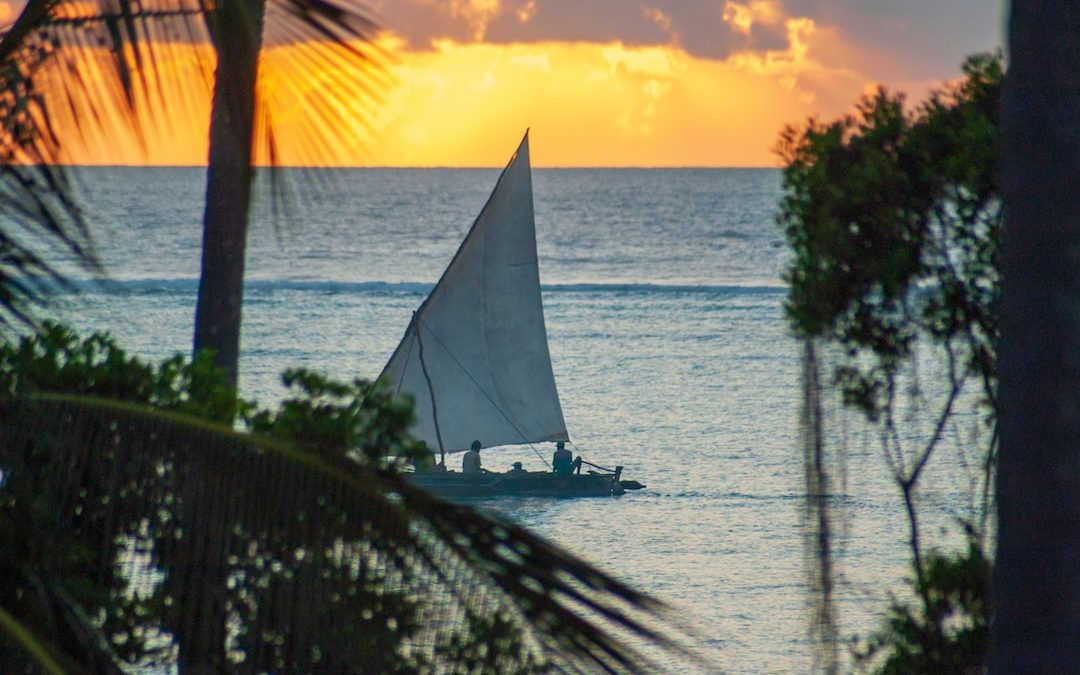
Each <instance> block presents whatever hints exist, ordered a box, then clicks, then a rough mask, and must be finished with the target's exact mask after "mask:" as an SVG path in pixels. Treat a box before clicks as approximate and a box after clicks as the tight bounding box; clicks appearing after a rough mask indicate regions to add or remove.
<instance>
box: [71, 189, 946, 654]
mask: <svg viewBox="0 0 1080 675" xmlns="http://www.w3.org/2000/svg"><path fill="white" fill-rule="evenodd" d="M497 174H498V172H497V171H495V170H408V169H401V170H394V169H391V170H339V171H332V172H323V173H321V174H316V175H315V177H316V178H317V179H318V184H317V187H318V196H317V197H316V198H311V199H308V200H301V199H297V200H295V201H294V202H293V203H292V210H291V214H292V215H288V214H286V215H285V216H283V217H281V218H279V219H278V221H277V222H278V225H279V226H278V227H275V226H274V225H273V224H272V223H273V222H274V221H273V219H272V218H270V216H269V214H268V213H262V214H260V215H259V217H258V218H257V219H256V221H257V222H256V224H255V225H254V231H253V233H252V236H251V240H252V244H251V246H250V248H249V255H248V261H249V262H248V269H249V278H250V280H251V283H250V285H249V288H248V291H247V296H246V305H245V324H244V333H243V356H242V361H241V370H242V376H241V386H242V389H243V393H244V394H245V395H246V396H248V397H254V398H257V399H259V400H260V401H262V402H264V403H270V402H272V401H273V400H275V399H276V398H278V397H280V396H281V395H282V393H283V392H282V390H281V388H280V386H279V384H278V379H277V376H278V374H279V373H280V371H281V370H282V369H284V368H285V367H288V366H298V365H303V366H308V367H312V368H315V369H318V370H321V371H324V372H327V373H329V374H331V375H333V376H335V377H338V378H342V379H345V378H352V377H354V376H367V377H372V376H374V375H376V374H377V373H378V372H379V370H380V369H381V367H382V365H383V363H384V361H385V360H386V358H388V356H389V354H390V352H391V351H392V349H393V348H394V347H395V346H396V344H397V341H398V340H399V338H400V337H401V334H402V332H403V331H404V329H405V327H406V324H407V323H408V320H409V317H410V314H411V312H412V311H413V310H414V309H415V308H416V306H417V305H418V304H419V303H420V302H421V300H422V299H423V297H424V294H425V293H426V292H427V291H428V290H429V289H430V287H431V285H432V284H433V283H434V282H435V280H436V279H437V278H438V276H439V274H440V273H441V271H442V269H443V267H444V266H445V265H446V264H447V262H448V261H449V260H450V257H451V256H452V255H453V253H454V251H455V250H456V248H457V246H458V243H459V242H460V240H461V238H462V237H463V236H464V234H465V232H466V231H467V229H468V228H469V226H470V225H471V223H472V220H473V218H474V217H475V215H476V213H477V212H478V211H479V209H480V207H481V206H482V205H483V203H484V201H485V200H486V198H487V195H488V193H489V191H490V190H491V188H492V186H493V185H494V181H495V178H496V177H497ZM202 177H203V174H202V171H201V170H195V169H94V170H88V171H86V172H84V174H83V176H82V180H83V183H82V185H83V189H84V190H85V191H86V193H87V194H88V198H89V200H91V201H92V204H93V207H94V209H96V210H95V211H93V212H92V213H91V214H90V215H91V218H92V220H93V222H94V223H95V226H96V228H97V229H96V231H97V233H98V235H99V240H100V246H101V249H102V253H103V254H104V257H105V258H106V260H107V261H108V264H109V267H110V270H111V274H112V277H113V279H114V280H115V283H114V284H112V285H110V286H109V287H107V288H104V289H91V290H88V291H87V292H85V293H84V294H83V295H82V296H80V297H69V298H65V302H66V303H67V309H66V310H65V315H66V317H67V319H68V320H69V321H71V322H72V323H73V324H75V325H77V326H79V327H81V328H83V329H91V328H93V329H108V330H109V331H111V332H112V333H113V334H114V335H116V336H117V337H118V338H119V339H120V340H121V342H122V343H123V344H124V345H126V346H127V347H128V348H129V349H131V350H133V351H135V352H137V353H140V354H143V355H145V356H147V357H151V358H155V359H157V358H161V357H165V356H167V355H171V354H172V353H174V352H177V351H186V350H187V349H188V348H189V344H190V336H191V325H192V317H193V313H194V302H195V290H196V281H195V279H196V276H197V271H198V261H199V250H198V245H199V240H200V226H199V222H200V218H201V214H202V206H201V201H200V198H201V194H202V183H201V181H202ZM779 179H780V177H779V173H778V172H776V171H771V170H537V171H534V186H535V200H536V220H537V233H538V239H539V241H538V247H539V254H540V267H541V277H542V279H543V282H544V303H545V309H546V315H547V328H548V334H549V338H550V342H551V354H552V359H553V362H554V371H555V376H556V380H557V382H558V387H559V390H560V393H561V396H562V402H563V410H564V413H565V416H566V421H567V425H568V428H569V430H570V435H571V438H572V439H573V441H574V443H575V444H576V446H577V447H578V448H579V449H580V451H581V452H582V453H583V454H584V456H585V458H586V459H588V460H590V461H593V462H595V463H597V464H601V465H605V466H613V465H617V464H621V465H623V466H625V470H624V474H623V475H624V476H625V477H627V478H633V479H636V480H639V481H641V482H643V483H646V484H647V485H648V488H647V489H646V490H643V491H640V492H637V493H631V494H628V495H626V496H624V497H621V498H612V499H592V500H562V501H560V500H522V499H503V500H496V501H493V502H488V503H486V504H485V505H484V507H485V508H492V509H495V510H497V511H498V512H500V513H502V514H504V515H505V516H508V517H510V518H513V519H515V520H517V521H519V522H521V523H523V524H525V525H527V526H529V527H532V528H534V529H536V530H537V531H539V532H540V533H542V534H544V535H546V536H548V537H550V538H552V539H554V540H556V541H558V542H559V543H561V544H563V545H564V546H566V547H567V548H569V549H571V550H573V551H575V552H577V553H579V554H581V555H583V556H584V557H586V558H588V559H589V560H592V561H594V562H595V563H597V564H599V565H600V566H601V567H603V568H605V569H606V570H608V571H610V572H612V573H614V574H615V575H617V576H619V577H621V578H623V579H625V580H627V581H629V582H630V583H631V584H633V585H635V586H637V587H639V588H641V589H644V590H647V591H649V592H651V593H653V594H654V595H657V596H659V597H660V598H663V599H665V600H667V601H668V602H670V603H671V604H672V605H673V606H674V607H675V608H676V610H677V612H678V614H679V615H680V616H682V617H684V618H685V619H687V620H688V621H689V622H690V623H692V625H693V626H695V628H696V629H697V630H698V631H699V632H700V633H701V634H702V644H701V650H702V651H703V652H704V653H705V654H707V655H708V656H709V657H710V658H712V659H713V660H715V661H716V662H717V663H718V664H720V666H722V667H723V668H724V669H725V670H728V671H730V672H735V673H740V672H770V673H780V672H806V671H808V670H809V669H811V668H812V663H813V661H812V649H811V645H810V643H809V642H808V640H807V638H806V635H807V628H806V626H807V596H806V587H805V584H804V580H805V576H806V572H805V570H806V567H805V561H804V558H805V554H804V551H803V547H802V537H803V529H802V511H801V508H802V502H801V499H800V492H801V489H802V470H801V450H800V446H799V444H798V426H797V424H798V402H799V360H798V349H797V345H796V344H795V342H794V341H793V340H792V339H791V337H790V336H789V334H788V332H787V329H786V326H785V323H784V321H783V319H782V302H783V299H784V293H785V291H784V287H783V285H782V283H781V281H780V273H781V269H782V266H783V264H784V260H785V256H786V249H785V245H784V243H783V239H782V236H781V234H780V233H779V232H778V230H777V229H776V226H775V224H774V218H775V205H776V203H777V201H778V198H779V194H780V186H779ZM847 438H849V439H853V441H854V442H851V443H849V445H850V447H849V454H850V455H851V459H850V463H849V474H848V475H849V476H852V477H857V478H858V480H855V479H854V478H850V479H849V480H848V482H847V484H846V485H844V486H843V489H842V490H840V492H842V493H843V494H842V495H841V497H840V503H841V505H842V506H841V510H842V513H843V515H844V516H845V518H844V525H845V531H844V537H843V538H842V551H841V552H842V555H841V565H842V570H843V572H844V574H845V582H846V583H845V585H844V587H843V590H842V598H841V610H842V612H843V620H844V629H845V632H847V633H850V632H853V631H862V632H864V633H865V632H866V630H865V628H866V627H867V626H869V625H872V623H873V622H874V621H875V620H876V617H878V616H879V615H880V613H881V611H882V610H883V607H884V604H883V601H884V598H885V597H886V592H887V591H888V590H889V589H897V588H898V586H897V580H898V579H900V578H901V577H902V575H903V573H904V570H903V567H902V561H903V560H904V551H905V548H904V541H903V540H904V536H905V533H906V530H905V527H906V526H905V521H904V519H903V517H902V513H901V509H900V508H899V501H898V498H897V495H896V492H895V489H894V488H892V487H891V486H890V484H889V483H888V481H887V480H886V478H885V473H884V470H883V462H882V460H881V458H880V452H879V450H878V448H877V446H876V445H875V442H874V441H873V440H871V439H870V437H869V436H867V437H865V438H863V437H862V436H860V435H859V434H858V433H854V434H851V433H849V434H848V436H847ZM861 438H862V439H863V440H860V439H861ZM537 451H538V452H539V453H541V454H542V455H544V456H545V457H549V456H550V453H551V449H550V448H547V447H540V448H537ZM484 461H485V465H486V466H488V467H489V468H497V469H500V468H503V467H509V466H510V464H511V463H512V462H514V461H522V462H523V463H525V465H526V467H527V468H533V469H536V470H539V469H540V468H541V467H542V466H543V463H542V462H541V460H540V459H538V457H537V456H536V454H534V451H533V450H532V449H530V448H528V447H525V448H517V449H509V450H505V451H487V452H485V455H484ZM956 480H960V479H956ZM956 480H954V481H952V482H949V481H946V482H945V483H943V484H941V485H935V486H930V488H931V489H929V491H928V494H929V496H930V497H933V499H931V500H930V501H931V502H933V504H935V507H934V513H935V514H936V518H937V521H936V522H938V523H941V524H947V523H948V522H949V521H950V518H952V517H953V516H954V515H959V514H961V512H962V510H963V507H964V505H965V503H966V502H965V498H964V497H963V496H957V495H959V494H960V493H961V492H962V490H958V489H957V485H956V484H955V483H956ZM960 482H962V480H960ZM670 667H671V668H672V669H673V670H674V669H675V667H674V666H673V665H672V666H670Z"/></svg>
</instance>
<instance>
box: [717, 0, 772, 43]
mask: <svg viewBox="0 0 1080 675" xmlns="http://www.w3.org/2000/svg"><path fill="white" fill-rule="evenodd" d="M721 18H723V20H724V23H726V24H728V25H729V26H731V28H732V29H734V30H735V31H736V32H738V33H742V34H743V35H746V36H749V35H750V34H751V32H752V31H753V28H754V24H755V23H762V24H765V25H766V26H775V25H777V24H780V23H782V21H783V18H784V10H783V8H782V6H781V5H780V2H779V1H778V0H750V2H748V3H746V4H740V3H738V2H733V1H732V0H727V2H725V3H724V11H723V14H722V15H721Z"/></svg>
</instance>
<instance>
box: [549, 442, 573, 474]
mask: <svg viewBox="0 0 1080 675" xmlns="http://www.w3.org/2000/svg"><path fill="white" fill-rule="evenodd" d="M551 468H552V470H553V471H554V472H555V473H557V474H559V475H560V476H569V475H570V474H572V473H574V453H572V452H570V451H569V450H567V449H566V443H563V442H562V441H559V442H558V443H556V444H555V454H554V455H552V456H551Z"/></svg>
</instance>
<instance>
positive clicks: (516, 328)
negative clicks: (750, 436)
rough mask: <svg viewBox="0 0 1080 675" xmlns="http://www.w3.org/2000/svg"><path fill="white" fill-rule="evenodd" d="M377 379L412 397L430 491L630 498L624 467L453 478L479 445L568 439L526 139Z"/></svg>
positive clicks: (418, 476)
mask: <svg viewBox="0 0 1080 675" xmlns="http://www.w3.org/2000/svg"><path fill="white" fill-rule="evenodd" d="M379 377H380V380H383V381H385V382H388V383H389V385H390V386H391V387H392V388H393V391H394V392H395V393H396V394H398V395H405V394H408V395H410V396H411V397H412V398H413V401H414V409H415V415H416V420H415V423H414V426H413V427H412V430H411V431H412V434H413V435H414V436H415V437H416V438H417V439H420V440H423V441H425V442H426V443H427V446H428V448H429V449H431V450H432V451H433V452H438V454H439V456H440V457H441V462H440V463H439V464H438V465H437V466H436V468H435V469H433V470H417V471H416V472H414V473H410V474H408V476H409V479H410V480H411V481H412V482H413V483H414V484H416V485H418V486H420V487H423V488H425V489H427V490H430V491H431V492H434V493H436V494H440V495H442V496H447V497H487V496H497V495H507V494H510V495H536V496H601V495H612V494H622V492H623V491H624V490H625V489H626V487H624V481H621V480H620V479H621V474H622V467H621V466H620V467H615V468H614V469H604V468H603V467H599V466H596V465H592V464H590V465H589V466H592V467H594V468H596V469H600V470H599V471H594V470H589V471H586V472H584V473H581V471H580V468H579V469H578V472H577V473H570V474H556V473H554V472H549V471H544V472H536V471H524V470H522V469H520V468H519V467H517V466H516V467H515V470H512V471H507V472H505V473H497V472H489V471H483V472H472V473H465V472H459V471H453V470H449V469H447V468H446V456H447V454H452V453H456V452H461V451H465V450H467V449H469V448H470V446H472V445H474V443H476V442H479V445H480V447H481V448H488V447H495V446H506V445H521V444H528V445H533V444H537V443H551V442H557V441H564V442H565V441H569V439H570V437H569V434H568V433H567V430H566V422H565V420H564V419H563V412H562V405H561V403H560V401H559V393H558V390H557V389H556V386H555V376H554V374H553V372H552V368H551V355H550V353H549V351H548V340H547V329H546V327H545V325H544V308H543V304H542V301H541V297H540V270H539V266H538V263H537V254H536V225H535V221H534V218H533V195H532V174H531V170H530V166H529V134H528V132H526V133H525V136H524V138H523V139H522V141H521V144H520V145H519V146H518V149H517V152H515V153H514V156H513V157H512V158H511V159H510V162H509V163H508V164H507V166H506V168H505V169H503V172H502V174H501V175H500V176H499V179H498V181H497V182H496V184H495V189H494V190H493V191H492V193H491V196H490V197H489V198H488V201H487V203H486V204H485V205H484V208H483V209H482V210H481V211H480V215H479V216H477V218H476V221H475V222H474V223H473V226H472V228H471V229H470V230H469V233H468V234H467V235H466V236H465V239H464V241H462V243H461V246H460V247H459V248H458V251H457V253H456V254H455V255H454V258H453V259H452V260H451V261H450V264H449V266H448V267H447V268H446V270H445V271H444V272H443V274H442V277H441V278H440V279H439V282H438V283H437V284H436V285H435V288H434V289H433V290H432V291H431V293H430V294H429V295H428V296H427V298H426V299H425V300H424V302H423V303H422V304H421V305H420V307H419V308H418V309H417V310H416V311H415V312H414V313H413V316H412V320H411V321H410V322H409V325H408V327H407V328H406V330H405V335H404V336H403V337H402V338H401V342H400V343H399V344H398V346H397V349H395V350H394V353H393V354H392V355H391V356H390V360H389V361H388V362H387V363H386V366H385V367H384V368H383V370H382V373H381V375H380V376H379ZM534 449H535V447H534ZM541 457H542V458H543V455H541ZM579 466H580V465H579ZM625 483H626V485H627V486H628V487H638V486H639V484H637V483H636V482H632V481H625Z"/></svg>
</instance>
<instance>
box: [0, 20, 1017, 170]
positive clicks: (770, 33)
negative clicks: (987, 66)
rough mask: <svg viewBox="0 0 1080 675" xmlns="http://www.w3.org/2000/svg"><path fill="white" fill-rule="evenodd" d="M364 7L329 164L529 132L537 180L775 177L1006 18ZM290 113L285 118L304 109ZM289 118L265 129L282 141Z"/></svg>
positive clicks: (463, 154) (125, 154)
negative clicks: (341, 137)
mask: <svg viewBox="0 0 1080 675" xmlns="http://www.w3.org/2000/svg"><path fill="white" fill-rule="evenodd" d="M368 4H369V6H370V7H371V8H372V10H373V11H374V15H375V17H376V19H377V21H378V23H379V24H380V25H381V26H382V27H383V29H384V31H385V32H384V35H383V37H382V39H381V43H382V44H383V45H384V46H385V47H387V48H388V49H389V50H390V51H391V52H392V53H393V55H394V60H393V62H392V63H391V64H390V76H391V77H390V79H389V84H388V85H387V86H386V87H385V88H384V89H383V91H382V101H381V103H380V104H379V105H378V107H376V108H372V109H371V110H372V112H371V113H370V116H369V119H368V122H369V123H370V130H369V132H367V133H365V134H363V135H362V138H361V139H360V141H359V142H357V143H355V144H353V143H349V144H346V145H347V147H343V148H339V149H338V154H339V156H338V158H337V159H335V160H334V163H343V164H355V165H366V166H501V165H503V164H504V163H505V162H506V160H507V158H508V156H509V153H510V152H511V151H512V150H513V148H514V146H515V144H516V142H517V140H518V139H519V138H520V136H521V134H522V133H523V132H524V130H525V129H526V128H530V129H531V137H532V141H533V142H532V157H533V164H534V165H536V166H776V165H777V160H776V158H775V156H774V155H773V153H772V147H773V145H774V144H775V141H776V138H777V135H778V133H779V132H780V130H781V129H782V128H783V127H784V125H785V124H791V123H799V122H802V121H804V120H805V119H807V118H808V117H810V116H819V117H825V118H831V117H835V116H837V115H840V114H842V113H844V112H846V111H848V110H850V108H851V106H852V103H853V102H854V101H855V100H856V99H857V97H858V96H859V95H860V94H861V93H863V92H866V91H870V90H871V89H872V87H873V86H874V85H875V84H882V85H885V86H887V87H889V88H892V89H899V90H902V91H906V92H908V93H909V94H910V95H911V97H912V98H915V99H918V98H920V97H922V96H923V95H925V93H926V92H927V91H928V90H929V89H930V88H933V87H936V86H940V85H941V84H942V83H944V82H946V81H948V80H951V79H954V78H956V77H957V76H958V75H959V65H960V63H961V61H962V60H963V58H964V56H966V55H968V54H971V53H974V52H979V51H988V50H991V49H995V48H998V47H1000V46H1001V44H1002V31H1003V25H1004V4H1005V3H1004V0H936V1H935V0H905V1H902V2H901V1H898V0H640V1H637V0H374V1H373V2H369V3H368ZM9 14H10V13H9ZM9 18H10V16H9ZM318 81H319V80H318V78H314V79H313V85H312V86H318ZM189 106H193V109H195V110H196V111H200V110H202V109H203V108H206V105H205V104H199V103H189ZM200 106H201V107H200ZM291 108H292V116H293V117H294V118H302V116H303V113H304V107H303V101H299V102H297V101H293V102H292V104H291ZM201 115H202V113H201V112H197V114H196V115H195V116H196V117H199V118H200V119H201ZM289 117H290V115H289V114H284V113H283V114H280V115H278V119H279V120H285V122H284V124H285V128H286V133H285V134H283V135H288V131H287V125H288V124H289V123H291V122H290V121H289ZM190 135H192V136H193V138H187V137H182V136H181V135H174V136H173V137H170V138H166V139H163V140H161V141H159V142H156V143H152V145H153V149H152V151H151V152H150V156H149V157H137V156H136V155H134V154H132V151H131V149H130V148H128V147H126V146H125V145H124V144H123V143H120V142H118V141H117V142H114V141H112V140H109V139H102V140H101V142H100V143H97V144H96V147H94V148H89V149H84V150H83V151H81V152H80V153H78V154H79V156H78V157H75V159H76V160H78V161H90V162H95V163H98V162H105V163H138V162H141V161H148V162H152V163H165V164H198V163H202V162H204V161H205V160H204V158H205V152H206V151H205V142H204V141H200V140H198V138H197V136H198V135H199V134H198V133H194V134H190Z"/></svg>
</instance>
